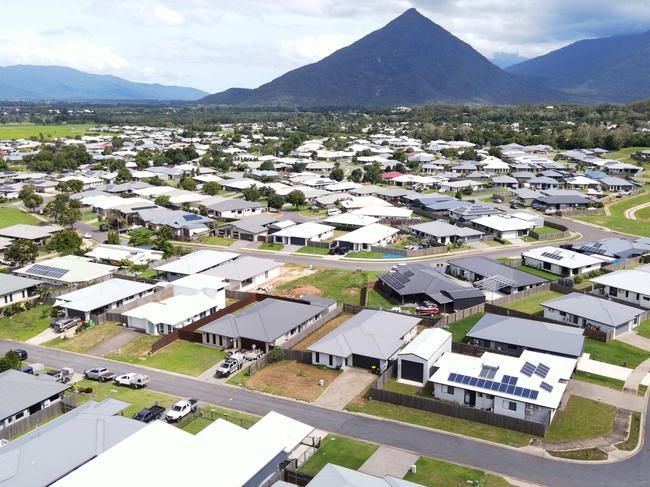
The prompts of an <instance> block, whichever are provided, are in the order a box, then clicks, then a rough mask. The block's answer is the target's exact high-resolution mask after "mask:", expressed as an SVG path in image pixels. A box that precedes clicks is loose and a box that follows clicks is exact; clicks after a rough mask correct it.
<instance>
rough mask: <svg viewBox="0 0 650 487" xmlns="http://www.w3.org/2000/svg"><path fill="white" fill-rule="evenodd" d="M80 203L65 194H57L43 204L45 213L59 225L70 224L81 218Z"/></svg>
mask: <svg viewBox="0 0 650 487" xmlns="http://www.w3.org/2000/svg"><path fill="white" fill-rule="evenodd" d="M80 208H81V203H79V201H77V200H72V199H70V196H69V195H67V194H57V195H56V196H55V197H54V199H53V200H52V201H50V202H49V203H48V204H47V205H46V206H45V213H46V214H47V215H48V216H50V217H51V218H53V219H54V221H55V222H56V223H60V224H61V225H67V226H72V225H73V224H74V223H75V222H77V221H79V220H81V210H80Z"/></svg>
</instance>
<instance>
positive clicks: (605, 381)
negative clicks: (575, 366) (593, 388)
mask: <svg viewBox="0 0 650 487" xmlns="http://www.w3.org/2000/svg"><path fill="white" fill-rule="evenodd" d="M571 378H572V379H576V380H581V381H583V382H590V383H592V384H598V385H599V386H605V387H609V388H610V389H616V390H617V391H621V390H623V386H624V385H625V381H622V380H619V379H612V378H611V377H605V376H604V375H598V374H591V373H589V372H583V371H581V370H576V371H575V372H574V373H573V376H572V377H571Z"/></svg>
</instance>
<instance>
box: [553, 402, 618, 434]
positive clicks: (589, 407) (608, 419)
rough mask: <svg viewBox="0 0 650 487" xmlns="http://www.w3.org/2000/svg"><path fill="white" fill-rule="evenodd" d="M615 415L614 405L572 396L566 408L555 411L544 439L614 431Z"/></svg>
mask: <svg viewBox="0 0 650 487" xmlns="http://www.w3.org/2000/svg"><path fill="white" fill-rule="evenodd" d="M615 415H616V408H615V407H614V406H610V405H609V404H604V403H602V402H598V401H593V400H591V399H585V398H584V397H578V396H571V397H570V398H569V402H568V404H567V405H566V408H565V409H564V410H561V411H558V412H557V413H555V418H553V423H551V427H550V428H549V429H548V430H547V431H546V436H545V437H544V439H545V440H547V441H570V440H582V439H585V438H595V437H597V436H604V435H606V434H608V433H610V432H611V431H612V427H613V426H614V416H615Z"/></svg>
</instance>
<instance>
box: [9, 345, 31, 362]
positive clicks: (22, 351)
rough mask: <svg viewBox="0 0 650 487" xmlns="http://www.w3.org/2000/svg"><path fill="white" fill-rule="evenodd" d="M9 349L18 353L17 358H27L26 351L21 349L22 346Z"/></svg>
mask: <svg viewBox="0 0 650 487" xmlns="http://www.w3.org/2000/svg"><path fill="white" fill-rule="evenodd" d="M9 351H10V352H14V353H16V354H18V358H20V360H27V351H26V350H23V349H22V348H14V349H12V350H9Z"/></svg>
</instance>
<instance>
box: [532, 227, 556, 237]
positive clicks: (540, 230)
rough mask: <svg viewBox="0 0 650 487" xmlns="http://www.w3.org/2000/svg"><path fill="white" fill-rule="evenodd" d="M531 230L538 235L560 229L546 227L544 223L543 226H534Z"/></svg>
mask: <svg viewBox="0 0 650 487" xmlns="http://www.w3.org/2000/svg"><path fill="white" fill-rule="evenodd" d="M533 231H534V232H535V233H536V234H538V235H548V234H549V233H557V232H559V231H560V230H558V229H557V228H553V227H547V226H546V225H544V226H543V227H540V228H535V229H534V230H533Z"/></svg>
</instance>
